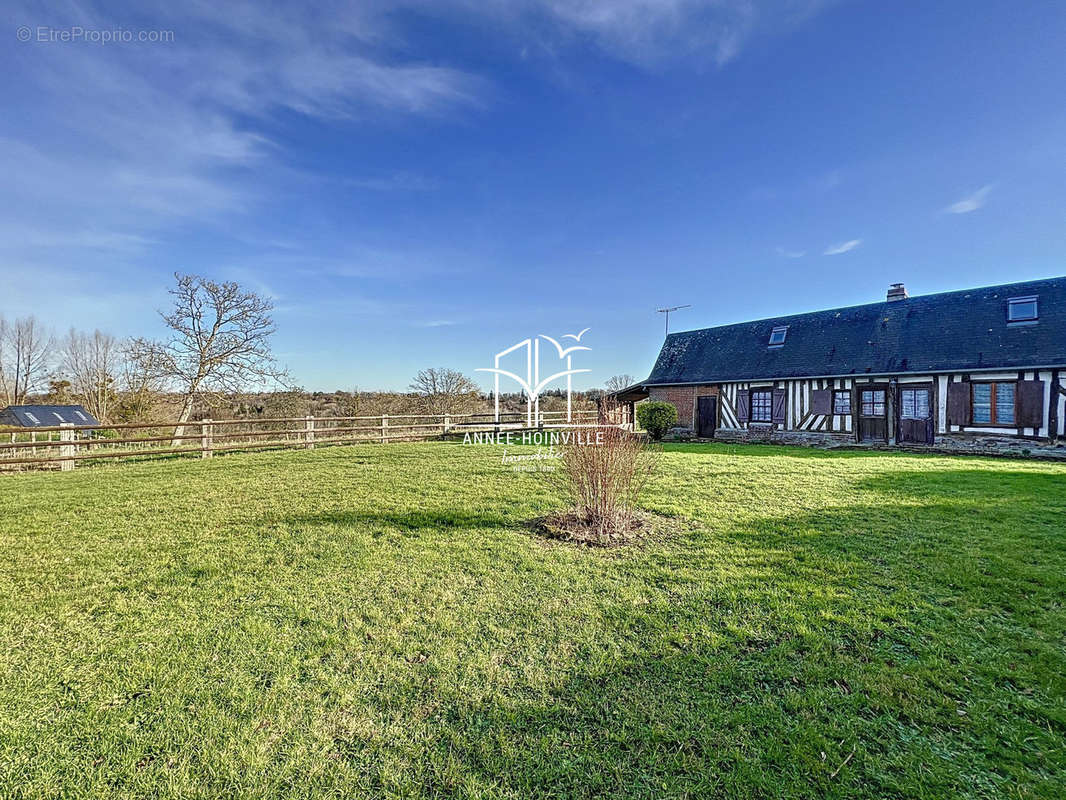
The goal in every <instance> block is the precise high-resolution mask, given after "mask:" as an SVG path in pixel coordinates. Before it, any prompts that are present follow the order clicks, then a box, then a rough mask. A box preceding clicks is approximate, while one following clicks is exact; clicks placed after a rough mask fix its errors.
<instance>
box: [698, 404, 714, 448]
mask: <svg viewBox="0 0 1066 800" xmlns="http://www.w3.org/2000/svg"><path fill="white" fill-rule="evenodd" d="M717 419H718V398H717V397H700V398H699V399H698V400H697V405H696V435H697V436H699V437H700V438H701V439H711V438H713V437H714V429H715V427H716V426H717V425H716V423H717Z"/></svg>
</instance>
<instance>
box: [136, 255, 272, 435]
mask: <svg viewBox="0 0 1066 800" xmlns="http://www.w3.org/2000/svg"><path fill="white" fill-rule="evenodd" d="M174 277H175V279H176V280H177V286H176V287H175V288H173V289H171V290H170V294H171V295H173V297H174V308H173V310H172V311H171V312H170V313H169V314H163V313H162V312H160V316H161V317H162V318H163V322H164V324H166V326H167V327H168V328H169V329H170V337H169V338H168V339H166V340H165V341H151V340H148V339H134V340H133V341H132V343H131V344H132V347H131V352H132V354H133V356H134V358H135V359H136V360H137V361H138V362H139V363H140V364H141V365H142V370H143V371H145V372H146V373H148V374H151V375H152V376H153V377H155V378H158V379H159V380H161V381H162V382H163V383H164V384H165V385H170V386H173V387H174V388H175V389H176V391H178V392H180V394H181V397H182V400H181V410H180V411H179V413H178V422H187V421H188V420H189V418H190V416H191V415H192V411H193V407H194V405H195V404H196V402H197V400H202V401H203V402H205V403H206V404H207V405H209V406H210V405H214V404H216V403H217V402H219V401H220V400H221V399H222V398H223V397H224V396H226V395H232V394H237V393H239V392H242V391H244V390H246V389H248V388H250V387H253V386H262V385H265V384H276V385H284V384H285V382H286V381H287V375H286V374H285V372H284V370H282V369H281V368H280V367H279V366H278V365H277V362H276V361H275V359H274V356H273V354H272V353H271V350H270V337H271V336H272V335H273V333H274V330H275V328H274V320H273V318H272V317H271V312H272V311H273V309H274V306H273V303H271V302H270V300H268V299H267V298H265V297H260V296H259V295H257V294H255V293H254V292H249V291H247V290H245V289H243V288H242V287H241V286H240V285H239V284H237V283H234V282H226V283H215V282H214V281H212V280H209V279H208V278H204V277H201V276H199V275H182V274H180V273H175V275H174ZM183 433H184V427H182V426H178V428H177V429H176V430H175V436H181V435H182V434H183Z"/></svg>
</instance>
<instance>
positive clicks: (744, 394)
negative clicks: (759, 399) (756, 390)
mask: <svg viewBox="0 0 1066 800" xmlns="http://www.w3.org/2000/svg"><path fill="white" fill-rule="evenodd" d="M749 398H750V394H749V392H748V390H747V389H740V390H738V391H737V422H747V421H748V409H749V408H751V400H750V399H749Z"/></svg>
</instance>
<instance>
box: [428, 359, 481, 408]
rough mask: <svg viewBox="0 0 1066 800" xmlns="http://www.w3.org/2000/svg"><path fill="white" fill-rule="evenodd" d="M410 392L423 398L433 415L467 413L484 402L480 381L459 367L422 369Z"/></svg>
mask: <svg viewBox="0 0 1066 800" xmlns="http://www.w3.org/2000/svg"><path fill="white" fill-rule="evenodd" d="M411 391H413V392H415V393H417V394H418V395H419V396H420V397H421V398H422V403H423V406H424V408H425V409H426V411H427V412H428V413H430V414H465V413H469V412H470V411H472V410H473V409H475V408H476V407H477V406H478V405H479V404H480V402H481V391H480V389H478V386H477V384H476V383H474V382H473V381H472V380H470V378H468V377H467V376H466V375H464V374H463V373H461V372H459V370H455V369H448V368H446V367H430V368H429V369H423V370H420V371H419V373H418V374H417V375H415V379H414V382H412V383H411Z"/></svg>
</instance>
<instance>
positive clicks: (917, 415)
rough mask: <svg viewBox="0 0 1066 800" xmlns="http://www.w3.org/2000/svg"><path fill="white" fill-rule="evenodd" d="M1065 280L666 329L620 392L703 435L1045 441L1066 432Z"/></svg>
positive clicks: (891, 297)
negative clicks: (653, 404) (641, 371)
mask: <svg viewBox="0 0 1066 800" xmlns="http://www.w3.org/2000/svg"><path fill="white" fill-rule="evenodd" d="M1064 377H1066V278H1052V279H1049V280H1040V281H1028V282H1025V283H1013V284H1007V285H1003V286H989V287H985V288H981V289H971V290H966V291H958V292H946V293H943V294H931V295H924V296H917V297H908V296H907V292H906V290H905V289H904V287H903V285H902V284H894V285H893V286H892V287H891V288H890V289H889V291H888V296H887V298H886V300H885V301H884V302H880V303H871V304H868V305H861V306H852V307H848V308H837V309H831V310H828V311H817V312H814V313H808V314H794V315H790V316H785V317H778V318H772V319H763V320H758V321H755V322H744V323H740V324H735V325H723V326H720V327H715V328H703V329H700V330H692V331H685V332H682V333H672V334H669V335H668V336H667V337H666V341H665V342H664V343H663V347H662V350H661V352H660V353H659V357H658V359H657V361H656V362H655V366H654V367H653V368H652V371H651V374H650V375H649V376H648V378H647V380H645V381H642V382H641V383H639V384H637V385H635V386H632V387H629V388H628V389H626V390H623V391H622V392H619V393H618V394H617V399H618V400H620V401H622V402H623V403H628V404H629V405H630V410H631V409H632V404H633V403H634V402H637V401H639V400H641V399H643V398H650V399H653V400H663V401H666V402H669V403H672V404H673V405H674V406H676V407H677V411H678V418H679V425H681V426H682V427H684V428H690V429H691V430H692V432H693V433H694V434H695V435H696V436H699V437H704V438H717V439H769V440H774V441H807V442H809V441H811V440H827V439H829V440H833V439H836V440H840V441H854V442H868V443H874V444H878V443H880V444H903V445H932V444H937V445H945V446H951V445H952V444H958V445H967V444H969V443H972V442H974V441H978V440H980V442H981V443H982V444H983V445H987V444H989V443H992V444H994V443H995V442H996V441H1008V440H1011V441H1015V442H1022V441H1029V442H1039V443H1042V444H1047V443H1049V442H1051V443H1054V442H1055V441H1057V440H1058V439H1059V438H1060V437H1064V436H1066V389H1064V388H1063V378H1064Z"/></svg>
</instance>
